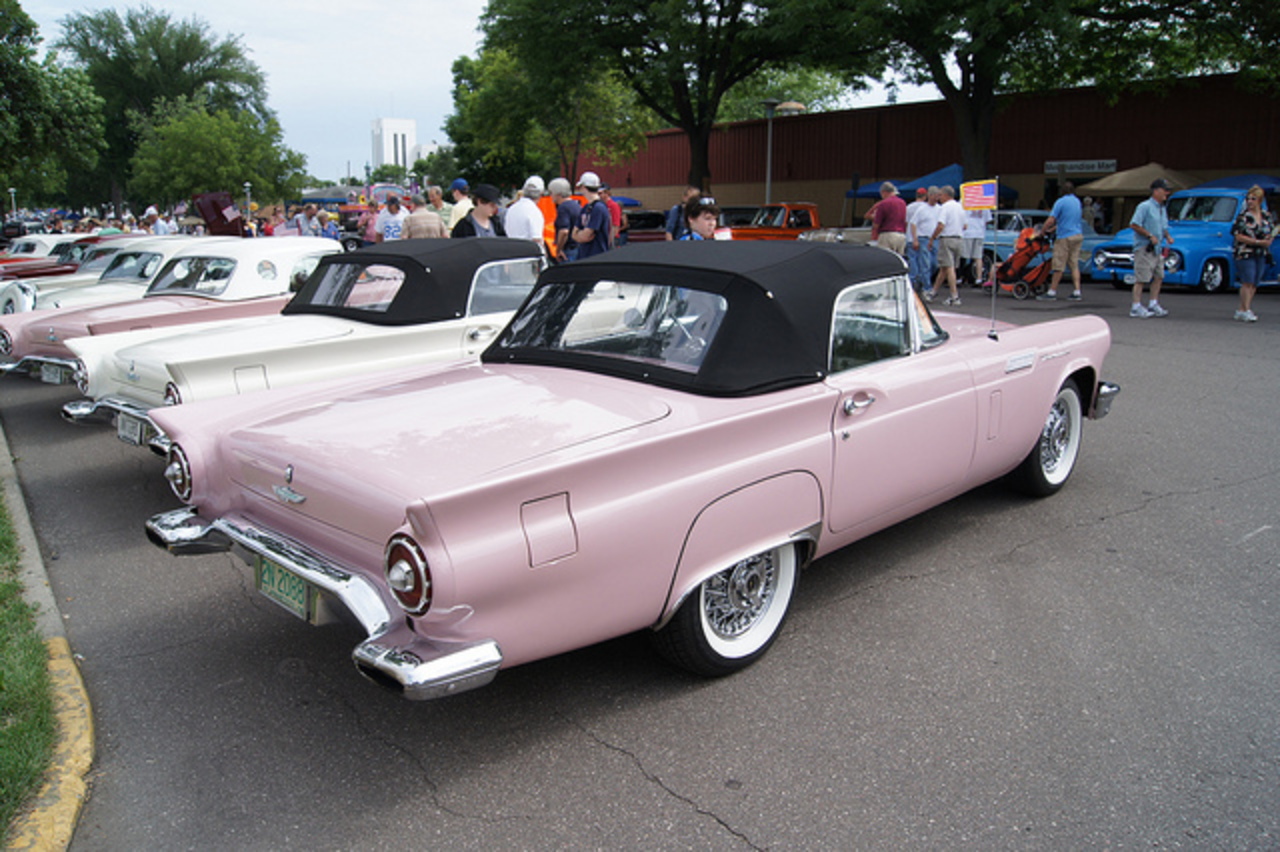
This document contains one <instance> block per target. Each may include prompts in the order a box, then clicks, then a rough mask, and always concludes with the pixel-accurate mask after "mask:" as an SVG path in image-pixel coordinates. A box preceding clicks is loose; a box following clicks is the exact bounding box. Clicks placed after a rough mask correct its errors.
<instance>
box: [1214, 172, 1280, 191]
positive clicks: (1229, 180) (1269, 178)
mask: <svg viewBox="0 0 1280 852" xmlns="http://www.w3.org/2000/svg"><path fill="white" fill-rule="evenodd" d="M1255 184H1256V185H1258V186H1260V187H1262V191H1263V192H1280V177H1275V176H1273V175H1233V176H1231V177H1224V178H1217V179H1215V180H1211V181H1206V182H1205V183H1202V184H1197V185H1196V189H1215V188H1216V189H1248V188H1249V187H1251V186H1253V185H1255Z"/></svg>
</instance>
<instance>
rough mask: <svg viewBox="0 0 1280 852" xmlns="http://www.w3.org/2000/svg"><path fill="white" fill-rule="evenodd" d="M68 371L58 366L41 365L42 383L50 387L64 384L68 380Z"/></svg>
mask: <svg viewBox="0 0 1280 852" xmlns="http://www.w3.org/2000/svg"><path fill="white" fill-rule="evenodd" d="M66 372H67V371H66V370H65V369H63V368H62V367H59V366H58V365H57V364H41V365H40V381H42V382H44V383H45V384H49V385H60V384H63V383H64V382H65V381H66V379H65V378H64V376H65V375H66Z"/></svg>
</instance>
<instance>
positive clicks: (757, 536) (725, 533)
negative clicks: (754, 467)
mask: <svg viewBox="0 0 1280 852" xmlns="http://www.w3.org/2000/svg"><path fill="white" fill-rule="evenodd" d="M822 517H823V494H822V487H821V485H820V483H819V482H818V479H817V477H816V476H814V475H813V474H812V473H810V472H808V471H800V470H796V471H787V472H784V473H778V474H775V475H773V476H770V477H767V478H765V479H760V480H757V481H755V482H752V483H748V484H746V485H743V486H741V487H740V488H737V489H735V490H733V491H730V492H729V493H727V494H724V495H722V496H721V497H718V498H717V499H715V500H713V501H712V502H711V503H709V504H707V505H706V506H704V507H703V508H702V509H701V510H700V511H699V512H698V514H697V515H696V516H695V517H694V519H693V522H692V523H691V524H690V525H689V530H688V532H687V533H686V534H685V539H684V544H683V545H682V546H681V548H680V558H679V561H678V562H677V563H676V568H675V572H674V573H673V574H672V577H671V586H670V588H669V589H668V591H667V600H666V605H665V606H664V607H663V610H662V613H661V615H660V616H659V618H658V620H657V622H655V623H654V625H653V628H654V629H655V630H657V629H660V628H661V627H663V626H664V625H665V624H666V623H667V622H668V621H669V620H670V619H671V617H672V616H673V615H674V614H675V613H676V611H677V610H678V609H679V608H680V605H681V604H682V603H684V600H685V598H687V597H688V596H689V594H690V593H691V592H693V591H695V590H696V589H697V588H698V586H699V585H701V584H702V582H703V581H705V580H706V579H707V578H708V577H710V576H712V575H713V574H715V573H716V572H717V571H722V570H724V569H725V568H727V567H729V566H731V565H733V564H734V563H736V562H739V561H741V560H743V559H746V558H748V557H751V556H754V555H756V554H758V553H763V552H764V551H766V550H770V549H772V548H774V547H777V546H779V545H782V544H787V543H794V544H795V545H796V546H797V553H796V558H797V560H798V561H799V566H800V567H803V566H804V565H806V564H808V562H809V561H810V560H811V559H812V558H813V556H814V553H815V552H816V551H817V547H818V538H819V535H820V534H821V531H822Z"/></svg>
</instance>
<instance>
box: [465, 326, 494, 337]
mask: <svg viewBox="0 0 1280 852" xmlns="http://www.w3.org/2000/svg"><path fill="white" fill-rule="evenodd" d="M497 331H498V330H497V329H496V328H494V327H493V326H491V325H482V326H480V327H479V328H473V329H471V330H470V331H468V332H467V339H468V340H488V339H489V338H490V337H493V336H494V334H496V333H497Z"/></svg>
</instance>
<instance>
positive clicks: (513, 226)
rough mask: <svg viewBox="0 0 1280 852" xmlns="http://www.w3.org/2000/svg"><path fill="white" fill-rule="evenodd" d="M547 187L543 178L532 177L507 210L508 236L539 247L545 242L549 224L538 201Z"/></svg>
mask: <svg viewBox="0 0 1280 852" xmlns="http://www.w3.org/2000/svg"><path fill="white" fill-rule="evenodd" d="M544 189H546V185H545V184H544V183H543V182H542V178H540V177H538V176H537V175H530V176H529V179H528V180H526V181H525V182H524V188H523V189H521V190H520V198H518V199H516V203H515V204H512V205H511V206H510V207H508V208H507V236H508V237H516V238H519V239H522V240H533V241H534V242H535V243H537V244H538V245H542V242H543V229H544V228H546V226H547V222H546V220H545V219H544V218H543V216H542V210H541V209H540V208H539V207H538V199H539V198H541V197H542V191H543V190H544Z"/></svg>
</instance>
